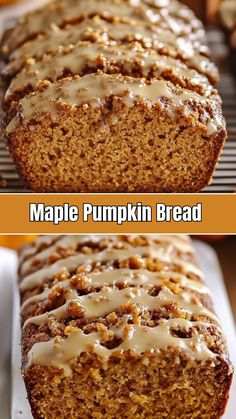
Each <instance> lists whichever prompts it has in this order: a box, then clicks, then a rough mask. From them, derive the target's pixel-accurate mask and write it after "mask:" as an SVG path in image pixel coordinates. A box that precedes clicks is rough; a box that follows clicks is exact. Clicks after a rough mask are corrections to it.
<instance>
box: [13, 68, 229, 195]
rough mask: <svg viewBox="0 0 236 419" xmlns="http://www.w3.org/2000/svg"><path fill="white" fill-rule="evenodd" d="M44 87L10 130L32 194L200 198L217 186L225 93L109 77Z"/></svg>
mask: <svg viewBox="0 0 236 419" xmlns="http://www.w3.org/2000/svg"><path fill="white" fill-rule="evenodd" d="M45 85H46V86H45ZM41 89H42V90H39V91H38V92H37V93H33V94H31V95H29V96H26V97H24V98H23V99H21V100H20V101H19V103H18V104H17V107H16V116H15V117H14V118H13V119H12V120H11V122H10V123H9V125H8V127H7V135H8V144H9V148H10V152H11V154H12V156H13V158H14V160H15V161H16V164H17V167H18V170H19V172H20V174H21V176H22V177H23V179H24V180H25V182H26V183H27V184H28V186H29V187H30V188H31V189H33V190H35V191H43V192H49V191H61V192H75V191H82V192H127V191H128V192H157V191H163V192H180V191H181V192H195V191H199V190H201V189H202V188H203V187H204V186H206V185H207V184H208V183H209V182H210V180H211V176H212V174H213V172H214V169H215V165H216V164H217V160H218V155H219V153H220V152H221V149H222V146H223V144H224V141H225V138H226V131H225V129H224V128H222V125H223V119H222V115H221V109H220V100H219V97H218V96H217V95H214V94H211V93H209V98H205V97H206V96H205V95H204V96H202V95H200V94H199V93H197V92H195V91H193V90H188V89H186V88H181V87H177V86H176V85H174V84H173V83H171V82H170V81H165V80H158V79H152V80H151V81H146V79H143V78H133V77H124V76H120V75H116V74H115V75H107V74H104V73H101V74H96V75H95V74H89V75H86V76H84V77H78V76H75V77H73V78H68V79H64V80H60V81H57V82H55V83H50V82H46V83H45V82H44V83H43V85H42V86H41ZM98 174H99V176H98Z"/></svg>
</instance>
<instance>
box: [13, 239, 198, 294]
mask: <svg viewBox="0 0 236 419" xmlns="http://www.w3.org/2000/svg"><path fill="white" fill-rule="evenodd" d="M139 255H141V256H144V255H147V256H148V257H151V258H158V259H160V261H163V262H167V263H171V262H172V263H176V264H178V265H179V266H181V268H182V269H183V271H184V273H187V272H189V273H193V274H196V275H198V276H200V277H201V276H202V274H201V272H200V271H199V269H198V268H197V267H196V266H195V265H193V264H192V263H189V262H187V261H183V260H181V259H180V258H176V257H172V255H171V253H170V251H169V249H162V248H160V246H158V245H155V244H154V245H152V246H144V247H136V248H131V249H128V250H119V249H108V250H104V251H101V252H99V253H95V254H89V255H83V254H79V255H76V256H70V257H68V258H66V259H61V260H59V261H58V262H56V263H54V264H52V265H49V266H47V267H46V268H43V269H40V270H38V271H37V272H35V273H33V274H30V275H27V276H26V277H24V279H23V280H22V282H21V283H20V289H21V290H22V291H23V290H26V289H30V288H33V287H34V286H37V285H40V284H41V283H42V282H43V281H44V280H46V279H50V278H53V277H54V276H55V275H56V274H57V273H59V272H61V271H62V270H63V269H68V270H69V271H70V270H73V268H76V267H78V266H80V265H84V264H91V263H93V262H108V261H111V260H122V259H128V258H130V257H132V256H139Z"/></svg>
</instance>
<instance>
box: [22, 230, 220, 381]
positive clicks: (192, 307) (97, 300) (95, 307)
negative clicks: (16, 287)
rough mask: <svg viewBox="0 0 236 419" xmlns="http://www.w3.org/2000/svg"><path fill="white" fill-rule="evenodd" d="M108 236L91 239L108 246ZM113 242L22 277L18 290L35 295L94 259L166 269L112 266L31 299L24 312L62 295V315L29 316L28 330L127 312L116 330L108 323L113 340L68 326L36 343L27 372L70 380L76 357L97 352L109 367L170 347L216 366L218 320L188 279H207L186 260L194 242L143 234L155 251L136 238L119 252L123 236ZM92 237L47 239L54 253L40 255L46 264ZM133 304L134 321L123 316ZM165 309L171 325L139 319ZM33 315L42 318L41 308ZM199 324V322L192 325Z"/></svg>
mask: <svg viewBox="0 0 236 419" xmlns="http://www.w3.org/2000/svg"><path fill="white" fill-rule="evenodd" d="M88 237H90V236H88ZM103 237H108V236H92V237H91V238H90V240H91V241H92V240H97V239H98V238H99V239H100V240H102V238H103ZM110 237H112V240H113V245H114V244H116V242H117V248H113V249H112V248H111V249H105V250H101V251H100V252H99V253H96V254H87V255H85V254H79V255H76V256H70V257H67V258H66V259H63V260H59V261H58V262H56V263H54V264H53V265H50V266H44V268H42V269H40V270H38V271H37V272H35V273H34V274H31V275H28V276H26V277H25V278H24V279H23V281H22V283H21V284H20V288H21V291H23V292H24V291H28V290H30V289H31V288H33V287H34V286H35V285H37V284H40V283H43V282H44V281H46V280H47V279H48V278H51V277H53V276H54V275H55V274H56V273H59V272H60V271H61V270H62V269H63V270H65V269H68V270H70V269H74V268H77V267H79V266H80V265H81V264H83V265H85V266H86V265H89V264H91V263H92V262H94V261H100V262H102V261H116V260H125V259H127V258H129V257H131V256H147V257H151V258H154V259H155V258H157V259H158V260H160V269H161V270H160V271H158V272H151V271H149V270H146V269H128V268H121V269H118V268H115V269H114V270H113V269H112V268H111V267H110V268H108V270H105V271H103V272H101V271H98V272H91V273H89V274H88V273H86V272H82V273H80V274H79V275H78V276H74V277H73V278H70V279H69V278H68V279H64V280H63V279H62V280H60V279H59V278H58V280H57V282H56V283H54V284H52V287H51V288H50V289H49V288H46V289H44V291H43V292H42V293H41V294H39V295H33V296H32V297H30V298H28V299H26V301H25V302H24V303H23V305H22V308H21V310H22V313H24V310H25V309H26V308H27V306H28V305H29V304H31V303H41V302H44V303H45V304H47V300H48V302H50V301H51V300H52V301H53V298H54V296H56V295H57V296H59V295H60V294H61V296H63V301H61V306H59V307H58V308H56V309H55V308H53V306H52V310H51V311H46V312H45V313H43V314H41V315H35V316H33V317H28V319H27V320H26V321H25V323H24V326H23V327H24V328H25V327H27V326H28V325H30V324H35V325H38V326H40V325H43V324H46V323H47V321H48V319H49V316H50V318H53V317H54V318H55V319H58V320H59V321H60V320H61V319H66V318H68V317H69V318H74V317H75V318H80V317H81V318H83V317H84V318H85V319H87V320H88V321H98V324H99V319H101V318H104V317H105V316H107V315H110V314H111V313H115V312H117V313H118V312H123V315H122V317H121V318H120V319H119V318H118V317H117V318H116V323H115V324H114V323H110V325H109V327H108V333H109V337H108V335H107V334H106V332H104V330H103V329H102V328H99V327H98V329H97V330H98V332H92V333H91V334H87V333H84V332H83V331H82V330H81V329H79V328H78V329H77V328H76V327H71V325H70V327H68V328H66V329H65V336H66V337H65V338H61V337H59V336H57V337H56V338H55V339H52V340H50V341H47V342H39V343H35V344H34V345H33V347H32V348H31V350H30V351H29V353H28V363H27V366H26V368H28V367H30V366H31V365H32V364H34V363H36V364H42V365H47V366H52V367H56V368H59V369H62V370H63V372H64V374H65V375H70V374H72V369H71V366H70V362H71V361H72V360H73V358H77V357H80V355H81V354H82V353H86V352H87V353H92V354H96V355H98V357H101V359H102V360H103V362H107V361H108V360H109V358H110V357H112V356H116V354H117V353H119V354H122V353H125V352H127V351H130V352H131V355H132V356H138V355H142V354H145V353H147V354H150V353H158V352H159V351H162V350H163V351H167V350H169V349H172V350H177V351H180V353H181V354H183V355H186V356H187V357H190V358H192V359H195V360H197V361H202V362H207V361H208V360H209V361H214V359H215V357H216V355H215V354H214V353H213V352H212V351H211V350H210V349H209V348H208V343H207V342H208V341H207V339H206V337H205V333H207V328H208V327H209V328H210V327H215V328H217V329H219V322H218V319H217V317H216V316H215V314H214V313H213V312H212V311H210V310H208V309H207V308H206V307H205V304H204V305H203V303H202V302H201V301H202V300H201V298H200V295H203V296H208V294H209V292H208V290H207V288H206V287H205V285H204V284H203V283H202V282H201V280H200V279H199V280H197V279H195V280H193V279H190V278H188V277H187V276H186V274H187V273H195V274H196V273H197V274H199V276H201V274H200V273H199V271H198V269H197V268H196V266H195V265H193V264H191V263H189V262H187V261H185V260H184V258H185V257H186V255H187V254H193V253H194V251H193V249H192V247H191V242H190V240H189V239H188V237H185V236H183V237H180V236H172V235H166V236H160V235H152V236H144V237H148V239H149V245H148V246H141V247H137V248H135V247H134V243H133V240H134V239H136V238H137V237H139V236H137V235H132V236H130V241H129V242H127V241H125V245H126V246H128V248H127V249H121V248H119V237H117V236H110ZM86 239H87V237H86V236H70V237H68V236H61V237H60V238H59V240H58V241H57V243H55V245H54V244H53V242H52V241H50V240H51V238H50V237H49V238H48V240H47V244H48V246H49V247H48V249H45V250H42V252H40V253H39V255H38V257H39V258H41V259H42V261H44V260H45V258H46V259H47V257H48V256H49V255H50V254H53V252H54V251H55V246H61V247H62V248H65V249H69V248H70V247H71V246H72V247H73V246H74V247H76V245H77V243H79V242H80V241H82V242H83V241H86ZM42 243H45V238H42ZM50 244H51V246H50ZM37 246H39V243H37V245H36V247H37ZM173 250H178V251H180V254H181V255H182V256H181V257H179V258H177V257H176V253H175V252H174V253H173ZM35 259H37V256H33V257H32V262H34V261H35ZM161 261H163V262H164V261H166V262H171V263H172V264H177V265H179V266H181V267H182V269H183V272H184V274H179V273H178V272H176V271H175V269H173V271H171V270H168V269H167V270H166V268H165V267H163V269H162V267H161ZM81 281H82V282H81ZM81 286H82V289H83V290H84V293H83V295H78V292H77V288H76V287H78V290H79V289H80V287H81ZM153 286H154V287H155V286H157V287H158V288H157V290H158V293H157V295H155V294H153ZM157 290H155V291H157ZM195 293H197V294H195ZM198 295H199V296H198ZM203 301H204V300H203ZM130 305H131V306H133V308H134V309H135V313H136V314H135V316H134V312H133V311H132V310H131V312H130V314H124V309H125V307H126V308H128V307H129V306H130ZM45 307H46V306H45ZM54 307H55V305H54ZM39 308H40V307H39ZM163 310H166V311H167V312H168V316H169V317H170V319H169V320H164V319H162V318H161V319H160V320H159V322H158V324H157V325H156V326H154V325H153V327H150V326H144V325H141V317H139V313H140V315H143V314H144V313H145V312H149V311H154V312H155V311H159V312H160V313H163ZM26 312H27V311H26ZM34 313H37V309H36V311H34ZM133 316H134V317H133ZM136 316H137V318H136ZM144 317H145V316H144ZM161 317H162V315H161ZM172 317H173V318H172ZM183 317H185V319H184V318H183ZM186 318H188V319H189V320H186ZM194 319H195V321H193V320H194ZM212 322H213V323H212ZM105 330H106V329H105ZM174 331H176V332H178V331H181V332H183V333H188V335H189V336H185V337H184V338H181V337H178V334H177V333H173V332H174ZM103 332H104V333H105V335H103ZM113 338H115V339H116V338H117V339H119V340H120V342H119V343H117V345H118V347H116V348H114V349H107V348H106V347H105V346H104V342H105V341H106V340H107V339H109V340H110V339H113ZM104 339H105V340H104Z"/></svg>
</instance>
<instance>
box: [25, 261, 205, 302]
mask: <svg viewBox="0 0 236 419" xmlns="http://www.w3.org/2000/svg"><path fill="white" fill-rule="evenodd" d="M166 279H168V280H170V281H171V280H172V281H174V283H176V285H178V286H179V287H181V288H187V289H189V290H191V291H195V292H197V293H199V294H206V295H209V294H210V292H209V290H208V288H207V287H206V286H205V285H204V284H202V282H200V281H196V280H193V279H189V278H188V277H187V276H186V275H182V274H179V273H176V272H172V271H165V272H150V271H148V270H143V269H139V270H135V269H132V270H130V269H114V270H108V271H104V272H97V273H91V274H86V284H87V287H88V288H89V287H93V288H102V287H106V286H117V285H119V284H123V285H124V286H139V287H148V288H149V287H150V286H152V285H156V286H158V285H161V284H163V281H165V280H166ZM58 287H60V288H65V289H67V288H70V287H71V281H70V280H69V279H68V280H65V281H59V282H57V283H56V284H55V285H54V286H53V287H52V288H46V289H45V290H44V291H43V292H42V293H40V294H37V295H34V296H32V297H29V298H27V299H26V300H25V301H24V303H23V304H22V307H21V310H24V309H25V307H26V306H28V305H29V304H32V303H37V302H40V301H43V300H45V299H47V298H48V297H49V296H50V294H51V293H53V292H54V291H55V290H57V289H58Z"/></svg>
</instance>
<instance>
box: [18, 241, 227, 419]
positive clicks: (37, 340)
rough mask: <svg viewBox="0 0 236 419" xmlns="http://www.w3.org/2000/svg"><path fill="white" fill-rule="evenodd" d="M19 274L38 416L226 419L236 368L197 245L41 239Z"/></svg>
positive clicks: (27, 371) (29, 384) (27, 369)
mask: <svg viewBox="0 0 236 419" xmlns="http://www.w3.org/2000/svg"><path fill="white" fill-rule="evenodd" d="M19 275H20V285H19V286H20V292H21V300H22V309H21V318H22V351H23V363H22V372H23V377H24V380H25V383H26V388H27V392H28V398H29V401H30V404H31V408H32V413H33V416H34V418H36V419H39V418H49V417H50V418H52V419H55V418H60V419H64V418H72V417H73V418H102V417H105V418H109V419H110V418H118V419H121V418H127V419H128V418H132V417H135V418H137V419H139V418H140V419H141V418H143V419H144V418H153V417H158V418H166V417H168V418H171V419H176V418H193V417H195V418H199V419H200V418H204V417H205V418H215V419H216V418H220V417H221V416H222V415H223V413H224V410H225V407H226V403H227V399H228V395H229V389H230V384H231V380H232V374H233V369H232V365H231V364H230V361H229V358H228V352H227V348H226V344H225V339H224V337H223V334H222V332H221V328H220V326H219V321H218V319H217V317H216V316H215V314H214V310H213V306H212V300H211V297H210V294H209V291H208V289H207V288H206V286H205V285H204V282H203V278H202V273H201V272H200V271H199V269H198V267H197V265H196V261H195V254H194V250H193V247H192V245H191V243H190V240H189V239H188V238H186V237H184V236H180V237H178V236H136V235H133V236H126V237H124V236H64V237H63V236H60V237H58V238H55V236H52V237H51V238H50V237H40V239H39V240H38V241H36V242H35V243H34V244H33V245H32V246H29V247H28V248H25V249H23V250H22V252H21V254H20V267H19ZM114 400H115V403H114Z"/></svg>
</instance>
